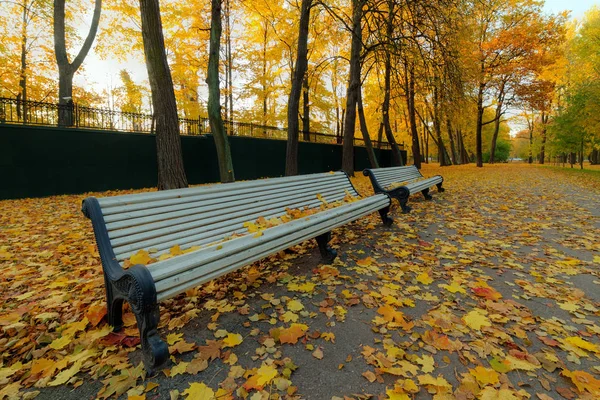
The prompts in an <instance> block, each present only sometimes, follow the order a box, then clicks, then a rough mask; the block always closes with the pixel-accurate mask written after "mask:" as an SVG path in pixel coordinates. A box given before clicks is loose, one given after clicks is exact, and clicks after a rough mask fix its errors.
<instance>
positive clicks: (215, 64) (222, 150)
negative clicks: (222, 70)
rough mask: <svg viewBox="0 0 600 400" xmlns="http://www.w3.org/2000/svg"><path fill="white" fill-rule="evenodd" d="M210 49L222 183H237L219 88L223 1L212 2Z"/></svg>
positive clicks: (211, 108)
mask: <svg viewBox="0 0 600 400" xmlns="http://www.w3.org/2000/svg"><path fill="white" fill-rule="evenodd" d="M210 16H211V18H210V49H209V55H208V73H207V78H206V83H207V84H208V121H209V123H210V131H211V132H212V134H213V139H214V141H215V146H216V148H217V158H218V160H219V176H220V178H221V182H223V183H225V182H233V181H235V174H234V172H233V161H232V159H231V149H230V148H229V139H228V138H227V133H226V132H225V126H224V125H223V118H222V116H221V91H220V88H219V52H220V47H221V0H211V14H210Z"/></svg>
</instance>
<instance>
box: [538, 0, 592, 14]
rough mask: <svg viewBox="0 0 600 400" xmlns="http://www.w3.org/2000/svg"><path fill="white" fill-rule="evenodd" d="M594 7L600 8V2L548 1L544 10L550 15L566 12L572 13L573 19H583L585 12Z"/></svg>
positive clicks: (587, 0) (576, 0)
mask: <svg viewBox="0 0 600 400" xmlns="http://www.w3.org/2000/svg"><path fill="white" fill-rule="evenodd" d="M593 5H596V6H598V7H600V1H594V0H570V1H564V0H546V3H545V4H544V9H545V10H546V11H547V12H549V13H557V12H561V11H564V10H570V11H571V17H572V18H578V19H579V18H581V17H582V16H583V14H584V12H585V11H587V10H589V9H590V8H592V6H593Z"/></svg>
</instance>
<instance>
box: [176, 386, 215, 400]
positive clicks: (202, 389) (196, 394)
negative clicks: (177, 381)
mask: <svg viewBox="0 0 600 400" xmlns="http://www.w3.org/2000/svg"><path fill="white" fill-rule="evenodd" d="M183 394H184V395H186V396H187V397H186V399H190V400H192V399H194V400H195V399H202V400H215V392H214V390H212V389H211V388H209V387H208V386H206V385H205V384H204V382H200V383H198V382H193V383H191V384H190V387H189V388H187V389H185V390H184V391H183Z"/></svg>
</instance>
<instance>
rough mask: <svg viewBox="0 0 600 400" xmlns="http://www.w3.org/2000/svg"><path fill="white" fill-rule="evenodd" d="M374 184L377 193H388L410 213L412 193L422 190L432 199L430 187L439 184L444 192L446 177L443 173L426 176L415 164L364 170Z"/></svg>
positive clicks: (428, 198) (438, 186)
mask: <svg viewBox="0 0 600 400" xmlns="http://www.w3.org/2000/svg"><path fill="white" fill-rule="evenodd" d="M363 174H364V175H365V176H368V177H369V178H370V180H371V184H372V185H373V190H374V191H375V193H387V194H389V195H390V196H391V197H393V198H396V199H397V200H398V201H399V202H400V206H401V207H402V212H403V213H408V212H410V210H411V207H410V206H408V205H407V203H408V198H409V197H410V195H411V194H414V193H417V192H421V193H422V194H423V197H425V199H426V200H431V199H432V197H431V195H430V194H429V189H430V188H431V187H432V186H437V189H438V192H443V191H445V189H444V188H443V187H442V183H443V182H444V178H442V176H441V175H436V176H432V177H430V178H425V177H423V175H422V174H421V172H420V171H419V170H418V169H417V167H415V166H414V165H410V166H406V167H392V168H367V169H365V170H364V171H363Z"/></svg>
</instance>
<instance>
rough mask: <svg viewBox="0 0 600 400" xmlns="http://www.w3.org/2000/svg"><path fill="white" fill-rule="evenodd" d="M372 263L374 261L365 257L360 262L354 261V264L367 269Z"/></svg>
mask: <svg viewBox="0 0 600 400" xmlns="http://www.w3.org/2000/svg"><path fill="white" fill-rule="evenodd" d="M373 262H375V260H374V259H373V258H371V257H366V258H363V259H361V260H356V264H358V265H360V266H361V267H368V266H370V265H371V264H373Z"/></svg>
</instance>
